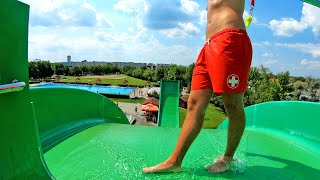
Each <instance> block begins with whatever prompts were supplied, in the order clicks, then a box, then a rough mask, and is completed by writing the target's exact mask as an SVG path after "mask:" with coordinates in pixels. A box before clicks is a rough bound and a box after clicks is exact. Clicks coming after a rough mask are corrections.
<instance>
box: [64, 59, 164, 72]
mask: <svg viewBox="0 0 320 180" xmlns="http://www.w3.org/2000/svg"><path fill="white" fill-rule="evenodd" d="M62 64H64V65H66V66H69V67H73V66H83V65H88V66H93V65H105V64H113V65H115V66H118V67H123V66H134V67H136V68H141V67H142V66H146V67H147V69H150V70H156V69H157V67H159V66H160V67H168V66H170V64H153V63H135V62H104V61H88V60H83V61H80V62H75V61H71V56H67V62H62Z"/></svg>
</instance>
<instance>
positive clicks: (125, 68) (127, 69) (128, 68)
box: [120, 66, 136, 76]
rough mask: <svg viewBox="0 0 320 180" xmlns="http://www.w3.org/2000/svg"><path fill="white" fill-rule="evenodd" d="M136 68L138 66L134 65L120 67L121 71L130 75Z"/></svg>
mask: <svg viewBox="0 0 320 180" xmlns="http://www.w3.org/2000/svg"><path fill="white" fill-rule="evenodd" d="M135 69H136V67H134V66H122V67H121V68H120V70H121V73H122V74H125V75H128V76H132V72H133V71H134V70H135Z"/></svg>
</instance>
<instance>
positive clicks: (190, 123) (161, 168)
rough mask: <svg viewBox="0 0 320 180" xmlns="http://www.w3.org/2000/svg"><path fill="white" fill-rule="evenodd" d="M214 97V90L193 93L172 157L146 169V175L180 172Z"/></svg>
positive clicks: (144, 170)
mask: <svg viewBox="0 0 320 180" xmlns="http://www.w3.org/2000/svg"><path fill="white" fill-rule="evenodd" d="M211 95H212V89H204V90H195V91H191V93H190V97H189V100H188V112H187V117H186V119H185V121H184V123H183V126H182V129H181V133H180V136H179V139H178V143H177V145H176V147H175V149H174V151H173V153H172V154H171V156H170V157H169V158H168V159H167V160H166V161H165V162H163V163H160V164H158V165H156V166H153V167H148V168H144V169H143V170H142V171H143V172H144V173H155V172H179V171H181V164H182V160H183V158H184V156H185V155H186V153H187V151H188V149H189V147H190V146H191V144H192V142H193V141H194V140H195V138H196V137H197V136H198V134H199V132H200V130H201V128H202V124H203V120H204V115H205V110H206V108H207V106H208V103H209V100H210V98H211Z"/></svg>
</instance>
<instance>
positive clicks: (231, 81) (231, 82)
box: [227, 74, 240, 89]
mask: <svg viewBox="0 0 320 180" xmlns="http://www.w3.org/2000/svg"><path fill="white" fill-rule="evenodd" d="M239 82H240V79H239V76H237V75H235V74H231V75H230V76H229V77H228V79H227V84H228V86H229V88H231V89H235V88H237V87H238V86H239Z"/></svg>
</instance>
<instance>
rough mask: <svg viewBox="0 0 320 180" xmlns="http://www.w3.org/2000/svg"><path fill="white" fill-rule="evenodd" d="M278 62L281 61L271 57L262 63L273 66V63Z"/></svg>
mask: <svg viewBox="0 0 320 180" xmlns="http://www.w3.org/2000/svg"><path fill="white" fill-rule="evenodd" d="M278 62H279V61H278V60H275V59H269V60H266V61H264V62H263V63H262V64H263V65H265V66H271V65H273V64H276V63H278Z"/></svg>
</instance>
